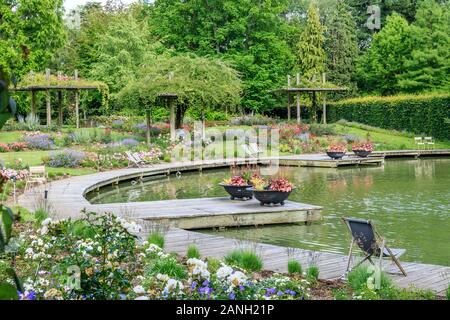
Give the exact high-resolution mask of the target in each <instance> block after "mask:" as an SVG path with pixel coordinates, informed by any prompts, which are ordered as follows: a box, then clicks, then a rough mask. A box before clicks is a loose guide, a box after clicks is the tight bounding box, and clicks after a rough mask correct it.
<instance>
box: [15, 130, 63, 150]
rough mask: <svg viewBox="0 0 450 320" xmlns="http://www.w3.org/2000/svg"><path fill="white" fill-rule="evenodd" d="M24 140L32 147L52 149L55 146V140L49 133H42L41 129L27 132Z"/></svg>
mask: <svg viewBox="0 0 450 320" xmlns="http://www.w3.org/2000/svg"><path fill="white" fill-rule="evenodd" d="M23 140H24V141H25V142H26V143H27V145H28V146H29V147H30V148H31V149H37V150H51V149H54V148H55V142H54V140H53V138H52V137H51V136H50V135H49V134H42V133H40V132H39V131H37V132H32V133H26V134H25V136H24V137H23Z"/></svg>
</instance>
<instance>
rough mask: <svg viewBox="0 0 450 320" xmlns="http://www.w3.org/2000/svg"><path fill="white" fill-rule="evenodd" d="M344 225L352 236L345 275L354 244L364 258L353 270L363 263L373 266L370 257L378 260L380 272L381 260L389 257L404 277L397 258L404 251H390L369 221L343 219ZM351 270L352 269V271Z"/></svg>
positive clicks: (348, 268)
mask: <svg viewBox="0 0 450 320" xmlns="http://www.w3.org/2000/svg"><path fill="white" fill-rule="evenodd" d="M343 220H344V223H345V224H346V225H347V227H348V229H349V230H350V232H351V234H352V241H351V244H350V252H349V254H348V262H347V269H346V273H347V272H349V271H350V270H351V269H350V262H351V259H352V251H353V246H354V244H355V243H356V244H357V245H358V247H359V248H360V249H361V250H362V251H363V252H364V254H365V257H364V259H362V260H361V261H360V262H359V263H358V264H356V265H355V266H354V267H353V268H356V267H357V266H359V265H360V264H362V263H363V262H364V261H367V260H368V261H369V262H370V263H371V264H374V262H373V261H372V257H378V258H379V267H380V270H381V267H382V265H381V264H382V261H383V258H387V257H390V258H391V259H392V261H393V262H394V263H395V264H396V265H397V267H398V268H399V269H400V271H401V272H402V273H403V275H404V276H405V277H406V272H405V270H404V269H403V267H402V266H401V264H400V262H399V261H398V258H399V257H400V256H401V255H402V254H404V253H405V251H406V250H405V249H390V248H389V247H388V246H387V245H386V241H385V240H384V239H383V238H382V237H381V236H380V235H379V233H378V232H377V231H376V230H375V226H374V225H373V224H372V222H371V221H370V220H363V219H356V218H343ZM353 268H352V269H353Z"/></svg>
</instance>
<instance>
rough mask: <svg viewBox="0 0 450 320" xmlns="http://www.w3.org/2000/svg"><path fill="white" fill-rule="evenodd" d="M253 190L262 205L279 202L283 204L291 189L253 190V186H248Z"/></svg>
mask: <svg viewBox="0 0 450 320" xmlns="http://www.w3.org/2000/svg"><path fill="white" fill-rule="evenodd" d="M248 190H251V191H252V192H253V195H254V197H255V198H256V200H258V201H259V202H260V204H261V205H262V206H263V205H265V204H269V205H270V204H280V205H282V206H283V205H284V201H286V199H287V198H288V197H289V195H290V194H291V192H292V191H290V192H282V191H273V190H255V189H253V188H249V189H248Z"/></svg>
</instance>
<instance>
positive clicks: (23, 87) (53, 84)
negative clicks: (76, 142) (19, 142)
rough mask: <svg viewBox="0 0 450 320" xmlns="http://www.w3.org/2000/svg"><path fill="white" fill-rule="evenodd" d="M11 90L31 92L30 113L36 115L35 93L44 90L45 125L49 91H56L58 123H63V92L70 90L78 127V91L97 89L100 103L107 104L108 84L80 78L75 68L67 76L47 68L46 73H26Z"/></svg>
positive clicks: (49, 103)
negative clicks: (100, 95)
mask: <svg viewBox="0 0 450 320" xmlns="http://www.w3.org/2000/svg"><path fill="white" fill-rule="evenodd" d="M10 90H11V91H16V92H20V91H26V92H30V93H31V114H33V115H36V112H37V111H36V93H37V92H46V94H47V109H46V113H47V126H50V125H51V122H52V118H51V117H52V116H51V115H52V108H51V92H56V93H57V97H58V100H57V101H58V125H59V126H61V125H62V124H63V101H62V100H63V99H62V96H63V92H64V91H72V92H74V93H75V119H76V126H77V128H79V127H80V116H79V105H80V91H86V90H87V91H90V90H97V91H100V92H101V94H102V105H103V107H106V106H107V105H108V97H109V89H108V85H107V84H106V83H104V82H101V81H93V80H87V79H82V78H79V77H78V71H77V70H75V72H74V76H73V77H69V76H65V75H62V74H61V73H59V74H58V75H51V74H50V71H49V70H48V69H47V71H46V73H34V72H30V73H29V74H27V75H26V76H25V77H24V78H23V79H22V80H21V81H20V82H19V84H18V86H17V87H14V88H11V89H10Z"/></svg>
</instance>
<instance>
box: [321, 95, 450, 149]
mask: <svg viewBox="0 0 450 320" xmlns="http://www.w3.org/2000/svg"><path fill="white" fill-rule="evenodd" d="M327 118H328V119H329V121H330V122H335V121H338V120H341V119H345V120H347V121H354V122H359V123H364V124H368V125H371V126H376V127H380V128H385V129H396V130H406V131H409V132H412V133H415V134H424V135H429V136H432V137H434V138H436V139H443V140H450V94H426V95H398V96H389V97H374V96H371V97H361V98H354V99H346V100H341V101H337V102H331V103H330V104H329V108H328V112H327Z"/></svg>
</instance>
